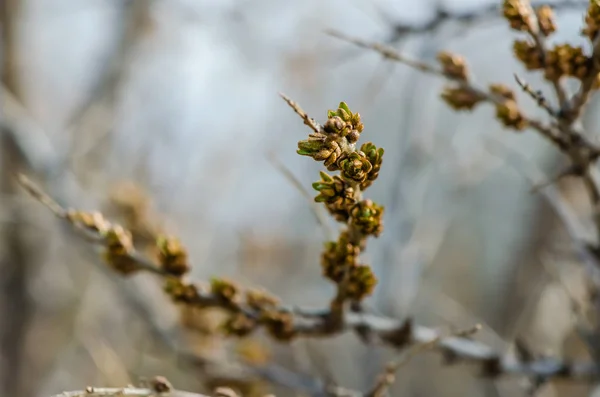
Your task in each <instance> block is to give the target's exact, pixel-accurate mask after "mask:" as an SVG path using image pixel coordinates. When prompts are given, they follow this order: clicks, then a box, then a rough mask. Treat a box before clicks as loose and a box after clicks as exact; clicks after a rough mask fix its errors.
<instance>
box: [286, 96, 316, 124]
mask: <svg viewBox="0 0 600 397" xmlns="http://www.w3.org/2000/svg"><path fill="white" fill-rule="evenodd" d="M279 95H280V96H281V97H282V98H283V100H284V101H286V102H287V104H288V105H290V107H291V108H292V109H294V112H296V114H297V115H298V116H300V117H301V118H302V120H304V124H305V125H307V126H308V127H310V129H311V130H313V131H314V132H320V131H321V129H320V128H319V125H318V124H317V122H316V121H315V120H313V119H311V118H310V117H309V116H308V114H306V112H305V111H304V110H302V108H301V107H300V105H298V104H297V103H296V102H294V101H292V100H291V99H290V98H288V97H287V96H285V95H284V94H282V93H280V94H279Z"/></svg>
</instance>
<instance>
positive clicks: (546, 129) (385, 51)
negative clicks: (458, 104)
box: [326, 30, 600, 152]
mask: <svg viewBox="0 0 600 397" xmlns="http://www.w3.org/2000/svg"><path fill="white" fill-rule="evenodd" d="M326 33H327V34H329V35H330V36H332V37H335V38H338V39H341V40H343V41H347V42H348V43H351V44H354V45H356V46H358V47H361V48H365V49H369V50H372V51H375V52H378V53H379V54H381V55H382V56H383V57H384V58H386V59H389V60H391V61H395V62H399V63H402V64H405V65H407V66H409V67H412V68H414V69H417V70H420V71H421V72H424V73H427V74H430V75H434V76H438V77H442V78H444V79H446V80H449V81H451V82H452V83H454V84H456V86H457V87H459V88H460V89H461V90H464V92H465V93H468V94H470V95H472V96H473V98H477V100H479V101H483V102H488V103H491V104H493V105H494V106H502V105H504V104H505V103H506V98H504V97H502V96H501V95H498V94H496V93H493V92H488V91H487V90H485V89H483V88H480V87H478V86H476V85H475V84H474V83H472V82H470V81H468V80H466V79H461V78H457V77H456V76H452V75H449V74H448V73H445V71H444V70H443V69H442V68H441V67H436V66H433V65H430V64H428V63H426V62H422V61H417V60H414V59H410V58H409V57H406V56H404V55H402V54H400V53H399V52H397V51H396V50H395V49H393V48H391V47H388V46H385V45H383V44H380V43H371V42H368V41H365V40H362V39H359V38H356V37H350V36H347V35H345V34H343V33H340V32H337V31H334V30H328V31H326ZM521 116H522V118H523V120H524V121H525V122H526V123H527V125H528V126H529V127H531V128H532V129H534V130H535V131H537V132H538V133H539V134H540V135H542V136H543V137H544V138H546V139H548V140H549V141H550V142H552V143H553V144H554V145H555V146H557V147H558V148H561V147H564V146H565V145H566V144H567V143H566V142H565V141H564V139H563V138H562V137H560V136H559V133H558V131H557V130H556V129H554V128H553V127H551V126H547V125H544V124H543V123H542V122H540V121H538V120H535V119H532V118H529V117H527V116H525V115H523V114H521ZM586 144H588V145H589V146H590V147H591V146H592V145H591V144H589V143H587V142H586ZM593 150H594V152H600V150H599V149H596V148H593Z"/></svg>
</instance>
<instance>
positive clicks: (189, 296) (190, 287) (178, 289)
mask: <svg viewBox="0 0 600 397" xmlns="http://www.w3.org/2000/svg"><path fill="white" fill-rule="evenodd" d="M163 289H164V291H165V293H166V294H167V295H169V296H170V297H171V299H173V301H174V302H176V303H184V304H186V305H198V304H199V303H200V302H201V299H200V294H199V292H198V289H197V288H196V286H195V285H194V284H189V283H186V282H184V281H182V280H181V279H180V278H174V277H168V278H166V279H165V284H164V287H163Z"/></svg>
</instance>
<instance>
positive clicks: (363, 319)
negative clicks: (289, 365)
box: [20, 176, 600, 382]
mask: <svg viewBox="0 0 600 397" xmlns="http://www.w3.org/2000/svg"><path fill="white" fill-rule="evenodd" d="M20 181H21V183H22V185H23V187H24V188H25V189H26V191H27V192H29V193H30V194H31V195H32V196H33V197H34V198H36V199H37V200H38V201H40V202H42V203H43V204H44V205H46V206H47V207H49V208H50V209H51V210H52V212H53V213H54V214H55V215H57V216H58V217H59V218H61V219H62V220H63V221H65V222H67V223H68V224H69V225H71V226H72V227H73V228H74V229H75V230H78V231H80V232H82V233H83V234H84V235H85V236H86V237H87V238H88V240H89V241H92V242H94V243H95V244H97V245H99V246H100V247H103V246H104V244H106V241H105V240H104V237H102V235H101V234H100V233H98V232H95V231H94V230H93V229H92V228H90V227H87V228H86V227H84V226H83V225H82V224H81V223H80V222H78V221H76V220H75V218H73V217H71V216H69V215H68V214H69V213H70V212H69V211H67V210H65V209H64V208H62V207H61V206H60V205H58V203H56V202H55V201H54V200H53V199H52V198H51V197H49V196H48V195H46V194H45V193H44V192H43V191H41V190H40V189H39V188H38V187H37V186H36V185H35V184H33V183H32V182H31V181H29V180H28V179H27V178H26V177H24V176H21V177H20ZM98 222H105V221H103V220H102V221H100V220H99V221H98ZM124 255H125V256H124V258H123V259H125V258H127V259H129V260H131V261H132V262H134V263H135V264H136V266H138V270H140V271H146V272H150V273H153V274H155V275H157V276H159V277H161V278H163V279H165V281H169V280H172V276H171V275H170V274H169V273H168V272H167V271H165V270H164V269H162V268H160V267H159V266H158V265H157V264H155V263H153V262H152V261H151V260H150V259H148V258H145V257H144V256H142V255H141V254H139V253H138V252H136V251H135V250H134V249H133V248H131V249H130V250H128V251H127V252H126V253H124ZM185 286H186V288H189V289H188V290H187V291H191V289H194V290H195V293H194V294H193V295H192V296H190V297H189V299H188V300H185V301H180V303H182V304H188V305H192V306H197V307H201V308H208V307H218V308H222V309H224V310H226V311H229V312H233V313H243V314H244V315H246V316H248V318H249V319H253V320H254V319H256V318H257V316H258V315H259V314H260V313H259V312H257V309H256V308H253V307H251V306H249V305H248V304H244V303H242V302H238V303H233V302H232V301H227V300H224V299H223V297H222V296H221V295H219V294H215V293H214V292H207V291H205V290H202V289H201V288H200V287H198V286H195V285H193V284H186V285H185ZM273 312H275V313H279V314H281V315H285V316H289V317H290V319H291V325H292V327H293V328H292V329H289V330H286V334H285V335H289V334H291V335H293V336H294V337H331V336H335V335H338V334H340V333H343V332H345V331H354V332H356V333H357V334H359V335H360V336H361V337H362V339H363V340H365V341H373V340H377V341H379V342H381V343H383V344H385V345H387V346H389V347H393V348H395V349H398V350H401V349H405V348H408V347H411V346H414V345H418V344H429V343H432V342H434V341H435V342H436V343H435V349H436V350H437V351H439V352H441V353H442V354H443V355H444V357H445V358H446V359H447V362H448V363H449V364H450V363H456V362H459V361H463V362H471V363H475V364H477V365H478V366H479V368H480V370H481V373H482V374H483V375H486V376H491V377H496V376H501V375H520V376H522V375H525V376H534V377H538V378H544V379H549V378H565V379H570V380H572V381H578V382H592V381H596V380H598V378H599V377H600V370H599V368H598V367H597V365H596V364H594V363H592V362H589V363H568V362H564V361H561V360H560V359H557V358H542V359H536V360H531V361H524V360H522V359H520V358H519V357H516V356H514V355H508V354H507V355H502V354H500V353H498V352H496V351H495V350H494V349H492V348H491V347H489V346H487V345H485V344H483V343H481V342H477V341H474V340H472V339H470V338H465V337H461V336H448V337H444V336H443V335H442V334H441V333H440V332H439V331H437V330H435V329H432V328H428V327H425V326H421V325H415V324H413V323H412V321H411V320H404V321H402V320H397V319H393V318H389V317H385V316H380V315H375V314H370V313H356V312H352V311H346V312H344V317H343V319H342V322H341V326H340V327H339V328H337V327H336V328H335V329H332V328H331V327H330V326H329V324H328V319H329V315H330V309H321V310H310V309H303V308H293V307H284V306H278V307H276V308H273ZM257 321H258V320H257ZM264 325H265V326H266V327H273V324H268V323H267V324H264ZM280 325H281V324H280ZM268 329H269V328H268ZM269 331H270V332H271V334H272V336H274V337H276V338H277V337H281V335H279V334H277V333H276V332H275V330H273V329H272V328H271V329H269Z"/></svg>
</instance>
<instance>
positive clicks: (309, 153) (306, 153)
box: [296, 149, 314, 156]
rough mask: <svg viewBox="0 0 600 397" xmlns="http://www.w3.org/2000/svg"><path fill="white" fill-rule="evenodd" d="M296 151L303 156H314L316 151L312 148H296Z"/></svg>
mask: <svg viewBox="0 0 600 397" xmlns="http://www.w3.org/2000/svg"><path fill="white" fill-rule="evenodd" d="M296 153H298V154H299V155H301V156H312V155H313V153H314V152H313V151H312V150H306V149H298V150H296Z"/></svg>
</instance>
